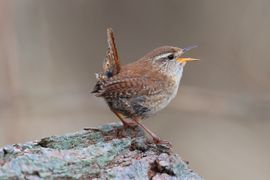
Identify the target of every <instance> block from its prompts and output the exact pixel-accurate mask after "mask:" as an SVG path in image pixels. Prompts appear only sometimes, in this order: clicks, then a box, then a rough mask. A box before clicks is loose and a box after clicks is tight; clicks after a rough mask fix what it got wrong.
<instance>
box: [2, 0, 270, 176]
mask: <svg viewBox="0 0 270 180" xmlns="http://www.w3.org/2000/svg"><path fill="white" fill-rule="evenodd" d="M269 9H270V2H269V1H268V0H257V1H253V0H237V1H235V0H227V1H215V0H204V1H196V0H189V1H179V0H172V1H157V0H151V1H100V0H91V1H89V0H58V1H55V0H1V1H0V27H1V28H0V146H4V145H5V144H11V143H19V142H25V141H30V140H35V139H39V138H41V137H44V136H50V135H57V134H63V133H67V132H73V131H77V130H79V129H82V128H83V127H92V126H98V125H101V124H104V123H109V122H115V121H118V120H117V119H116V117H115V116H114V115H113V114H112V113H111V112H110V110H109V109H108V107H107V105H106V104H105V103H104V101H103V100H102V99H100V98H96V97H94V96H93V95H91V94H90V91H91V90H92V88H93V86H94V84H95V76H94V73H96V72H99V71H101V65H102V62H103V58H104V56H105V52H106V48H107V47H106V46H107V44H106V28H107V27H112V28H113V29H114V32H115V36H116V43H117V47H118V51H119V54H120V58H121V61H122V63H123V64H126V63H129V62H132V61H134V60H137V59H138V58H140V57H142V56H143V55H144V54H145V53H147V52H148V51H150V50H152V49H154V48H156V47H158V46H161V45H173V46H178V47H186V46H190V45H199V47H198V48H196V49H194V50H193V51H191V52H190V53H189V54H188V55H187V56H190V57H194V58H200V59H201V61H200V62H198V63H190V64H188V65H187V66H186V68H185V72H184V77H183V79H182V82H181V84H182V86H181V88H180V93H178V95H177V97H176V98H175V99H174V100H173V102H172V103H171V104H170V105H169V106H168V107H167V108H166V109H165V110H163V111H162V112H160V113H159V114H158V115H156V116H155V117H153V118H151V119H149V120H146V121H144V124H145V125H146V126H147V127H149V128H150V129H152V130H153V131H154V132H156V133H157V134H158V135H160V136H161V137H162V138H163V139H166V140H169V141H171V142H172V144H173V145H174V148H175V152H177V153H179V154H180V156H181V157H182V158H183V159H185V160H188V161H189V162H190V166H191V168H193V169H194V170H195V171H197V172H198V173H199V174H200V175H201V176H203V177H204V178H205V179H219V180H227V179H260V180H264V179H265V180H266V179H270V154H269V152H270V142H269V136H270V80H269V79H270V58H269V47H270V21H269V17H270V11H269Z"/></svg>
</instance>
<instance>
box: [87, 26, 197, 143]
mask: <svg viewBox="0 0 270 180" xmlns="http://www.w3.org/2000/svg"><path fill="white" fill-rule="evenodd" d="M107 43H108V50H107V53H106V56H105V59H104V62H103V72H101V73H98V74H96V78H97V82H96V85H95V86H94V89H93V91H92V93H93V94H95V96H97V97H102V98H104V99H105V101H106V103H107V104H108V106H109V108H110V110H111V111H112V112H113V113H114V114H115V115H116V116H117V117H118V118H119V119H120V120H121V121H122V123H123V125H124V127H134V126H140V127H142V128H143V129H144V130H145V131H146V132H147V133H148V134H149V135H150V136H151V137H152V139H153V142H154V143H156V144H160V143H167V144H170V143H169V142H168V141H165V140H162V139H161V138H160V137H158V136H157V135H156V134H155V133H153V132H152V131H151V130H149V129H148V128H147V127H145V126H144V125H143V124H142V123H141V121H142V120H144V119H147V118H149V117H151V116H153V115H154V114H156V113H157V112H158V111H160V110H162V109H164V108H165V107H166V106H167V105H168V104H169V103H170V102H171V100H172V99H173V98H174V97H175V96H176V94H177V91H178V88H179V84H180V80H181V78H182V74H183V69H184V67H185V65H186V63H188V62H192V61H198V60H199V59H195V58H190V57H182V55H183V54H184V53H185V52H187V51H189V50H191V49H193V48H195V47H196V46H191V47H188V48H178V47H173V46H162V47H158V48H156V49H154V50H152V51H150V52H149V53H147V54H146V55H145V56H143V57H142V58H140V59H139V60H137V61H134V62H133V63H130V64H127V65H124V66H121V64H120V60H119V57H118V52H117V48H116V44H115V38H114V35H113V30H112V28H108V29H107Z"/></svg>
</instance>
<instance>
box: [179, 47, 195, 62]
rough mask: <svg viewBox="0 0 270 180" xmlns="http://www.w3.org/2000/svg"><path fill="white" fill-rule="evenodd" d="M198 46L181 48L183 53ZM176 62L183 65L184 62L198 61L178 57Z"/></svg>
mask: <svg viewBox="0 0 270 180" xmlns="http://www.w3.org/2000/svg"><path fill="white" fill-rule="evenodd" d="M196 47H198V46H196V45H195V46H190V47H187V48H183V53H185V52H187V51H189V50H191V49H193V48H196ZM176 61H178V62H180V63H184V62H190V61H199V59H194V58H187V57H179V58H177V59H176Z"/></svg>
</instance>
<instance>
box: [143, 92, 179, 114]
mask: <svg viewBox="0 0 270 180" xmlns="http://www.w3.org/2000/svg"><path fill="white" fill-rule="evenodd" d="M177 89H178V87H175V88H173V90H171V92H167V93H160V94H156V95H152V96H150V97H148V98H147V99H146V100H145V102H144V104H143V106H146V107H148V108H149V109H150V111H148V112H147V113H146V116H151V115H153V114H155V113H157V112H158V111H160V110H162V109H164V108H165V107H166V106H167V105H168V104H169V103H170V102H171V100H172V99H173V98H174V97H175V96H176V94H177Z"/></svg>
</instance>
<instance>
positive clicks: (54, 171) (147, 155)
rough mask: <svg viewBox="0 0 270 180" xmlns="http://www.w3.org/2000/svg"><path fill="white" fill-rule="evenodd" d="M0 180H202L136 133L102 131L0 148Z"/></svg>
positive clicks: (115, 126)
mask: <svg viewBox="0 0 270 180" xmlns="http://www.w3.org/2000/svg"><path fill="white" fill-rule="evenodd" d="M0 179H35V180H36V179H117V180H118V179H119V180H120V179H139V180H144V179H153V180H165V179H181V180H188V179H192V180H199V179H202V178H201V177H200V176H198V175H197V174H196V173H195V172H193V171H192V170H190V169H189V168H188V166H187V164H186V163H185V162H184V161H182V160H181V159H180V157H179V156H178V155H176V154H173V153H172V152H171V149H170V148H168V147H166V146H162V145H158V146H156V145H154V144H152V143H151V142H150V141H149V140H147V137H146V136H145V134H144V132H143V131H142V130H141V129H139V128H134V129H123V127H122V126H121V125H120V124H117V123H113V124H107V125H103V126H101V127H98V128H94V129H91V130H83V131H79V132H76V133H72V134H66V135H63V136H51V137H47V138H44V139H41V140H39V141H34V142H29V143H25V144H15V145H8V146H5V147H3V148H0Z"/></svg>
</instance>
